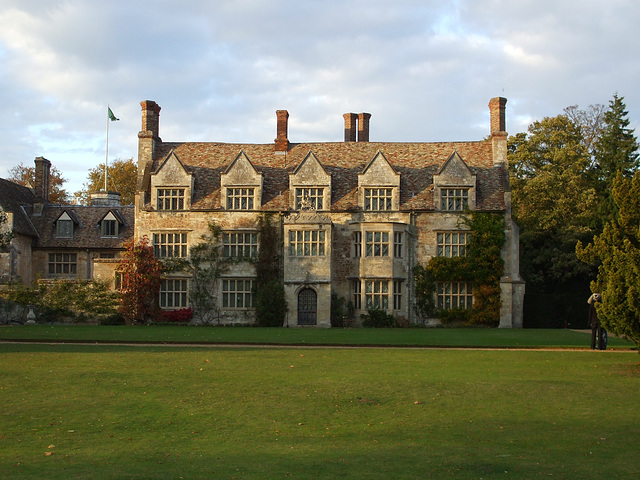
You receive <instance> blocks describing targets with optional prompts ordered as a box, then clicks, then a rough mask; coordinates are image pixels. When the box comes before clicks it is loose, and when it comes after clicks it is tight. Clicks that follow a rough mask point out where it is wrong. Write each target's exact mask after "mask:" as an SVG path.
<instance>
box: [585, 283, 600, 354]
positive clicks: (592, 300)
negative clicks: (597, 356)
mask: <svg viewBox="0 0 640 480" xmlns="http://www.w3.org/2000/svg"><path fill="white" fill-rule="evenodd" d="M601 302H602V296H601V295H600V294H599V293H594V294H593V295H591V296H590V297H589V300H587V303H588V304H589V325H590V326H591V350H595V349H596V336H597V338H598V346H599V347H600V349H601V350H602V349H603V348H602V342H603V338H602V327H601V326H600V319H599V318H598V312H597V311H596V303H601Z"/></svg>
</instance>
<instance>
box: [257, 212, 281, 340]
mask: <svg viewBox="0 0 640 480" xmlns="http://www.w3.org/2000/svg"><path fill="white" fill-rule="evenodd" d="M272 217H273V215H272V214H264V215H262V216H261V217H260V219H259V221H258V228H259V232H260V249H259V250H258V259H257V261H256V323H257V324H258V326H261V327H281V326H282V325H283V324H284V320H285V317H286V314H287V302H286V300H285V296H284V286H283V285H282V281H281V279H280V273H281V272H280V254H279V251H278V249H279V246H280V235H279V233H278V229H277V228H276V226H275V225H274V222H273V218H272Z"/></svg>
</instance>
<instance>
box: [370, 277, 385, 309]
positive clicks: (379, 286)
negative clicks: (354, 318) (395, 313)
mask: <svg viewBox="0 0 640 480" xmlns="http://www.w3.org/2000/svg"><path fill="white" fill-rule="evenodd" d="M389 295H390V291H389V280H387V279H378V278H375V279H374V278H365V279H364V304H365V306H366V308H367V310H371V309H378V310H389Z"/></svg>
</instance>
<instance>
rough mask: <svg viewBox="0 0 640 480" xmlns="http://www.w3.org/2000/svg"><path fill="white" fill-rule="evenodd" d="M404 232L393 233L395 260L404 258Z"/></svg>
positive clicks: (395, 231)
mask: <svg viewBox="0 0 640 480" xmlns="http://www.w3.org/2000/svg"><path fill="white" fill-rule="evenodd" d="M403 246H404V232H399V231H397V230H394V232H393V258H403V257H402V255H403Z"/></svg>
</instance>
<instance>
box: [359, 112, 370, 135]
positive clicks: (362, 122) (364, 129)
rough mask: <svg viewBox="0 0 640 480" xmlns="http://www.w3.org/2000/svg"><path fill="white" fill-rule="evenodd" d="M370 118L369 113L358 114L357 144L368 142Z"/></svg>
mask: <svg viewBox="0 0 640 480" xmlns="http://www.w3.org/2000/svg"><path fill="white" fill-rule="evenodd" d="M370 118H371V114H370V113H359V114H358V141H359V142H368V141H369V119H370Z"/></svg>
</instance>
